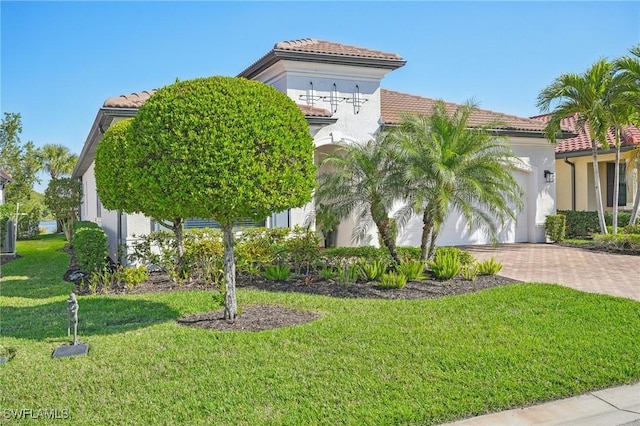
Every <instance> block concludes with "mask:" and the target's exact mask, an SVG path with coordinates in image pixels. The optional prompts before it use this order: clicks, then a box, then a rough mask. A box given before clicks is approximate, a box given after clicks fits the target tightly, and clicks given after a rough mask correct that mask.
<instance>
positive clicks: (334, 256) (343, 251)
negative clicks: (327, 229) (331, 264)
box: [322, 246, 391, 261]
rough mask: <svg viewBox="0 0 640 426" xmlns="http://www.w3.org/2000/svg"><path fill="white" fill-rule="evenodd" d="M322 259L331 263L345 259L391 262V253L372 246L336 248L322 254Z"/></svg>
mask: <svg viewBox="0 0 640 426" xmlns="http://www.w3.org/2000/svg"><path fill="white" fill-rule="evenodd" d="M322 257H323V258H324V259H327V260H329V261H340V260H343V259H349V260H355V259H366V260H388V261H391V256H390V255H389V251H388V250H387V249H384V248H376V247H371V246H364V247H334V248H329V249H326V250H324V251H323V252H322Z"/></svg>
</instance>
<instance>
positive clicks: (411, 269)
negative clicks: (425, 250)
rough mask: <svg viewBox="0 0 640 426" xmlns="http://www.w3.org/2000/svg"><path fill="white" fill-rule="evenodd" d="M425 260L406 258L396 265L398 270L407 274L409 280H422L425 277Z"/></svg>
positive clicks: (402, 273) (404, 274)
mask: <svg viewBox="0 0 640 426" xmlns="http://www.w3.org/2000/svg"><path fill="white" fill-rule="evenodd" d="M424 266H425V264H424V261H422V260H405V261H403V262H400V263H399V264H398V265H396V266H395V268H396V272H398V273H399V274H401V275H403V276H405V277H406V278H407V279H408V280H409V281H420V280H423V279H424V278H425V277H424Z"/></svg>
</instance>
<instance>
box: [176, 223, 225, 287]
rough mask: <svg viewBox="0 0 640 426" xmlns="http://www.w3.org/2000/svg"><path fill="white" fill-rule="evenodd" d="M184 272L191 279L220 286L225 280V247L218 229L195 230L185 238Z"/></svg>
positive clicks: (190, 231)
mask: <svg viewBox="0 0 640 426" xmlns="http://www.w3.org/2000/svg"><path fill="white" fill-rule="evenodd" d="M184 246H185V254H184V266H183V268H184V271H185V272H186V273H187V274H188V276H189V277H191V278H194V279H203V280H205V281H211V282H213V283H214V284H220V283H221V282H222V280H223V279H224V245H223V244H222V232H221V231H220V230H218V229H211V228H202V229H193V230H189V231H188V232H187V233H185V236H184Z"/></svg>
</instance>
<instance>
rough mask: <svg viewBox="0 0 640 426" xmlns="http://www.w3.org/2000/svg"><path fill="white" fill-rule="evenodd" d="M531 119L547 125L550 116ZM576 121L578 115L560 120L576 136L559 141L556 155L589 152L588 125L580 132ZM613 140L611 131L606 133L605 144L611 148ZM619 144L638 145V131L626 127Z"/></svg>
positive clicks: (639, 131) (639, 132) (613, 136)
mask: <svg viewBox="0 0 640 426" xmlns="http://www.w3.org/2000/svg"><path fill="white" fill-rule="evenodd" d="M531 118H532V119H534V120H539V121H540V122H542V123H547V122H548V121H549V120H550V118H551V114H543V115H537V116H535V117H531ZM577 121H578V114H573V115H570V116H568V117H565V118H563V119H562V121H561V126H562V127H566V128H569V129H571V131H572V132H574V133H576V134H577V136H575V137H573V138H569V139H565V140H562V141H559V142H558V143H557V144H556V147H555V151H556V154H563V153H568V152H576V151H591V138H590V137H589V125H588V124H586V125H585V130H584V131H582V130H579V129H578V125H577ZM615 140H616V137H615V134H614V133H613V131H612V130H610V131H609V132H608V133H607V142H608V143H609V144H610V145H612V146H613V145H614V144H615ZM621 142H622V143H621V145H620V146H631V145H638V144H640V129H638V128H637V127H634V126H629V127H627V128H626V129H625V130H624V131H623V132H622V139H621ZM598 147H600V148H601V147H602V146H601V144H598Z"/></svg>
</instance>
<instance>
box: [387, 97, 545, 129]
mask: <svg viewBox="0 0 640 426" xmlns="http://www.w3.org/2000/svg"><path fill="white" fill-rule="evenodd" d="M380 98H381V99H380V102H381V115H382V119H383V121H384V123H385V124H398V123H399V122H400V118H401V116H402V114H403V113H409V114H412V113H413V114H427V115H428V114H429V113H431V111H433V108H434V105H435V103H436V100H435V99H431V98H423V97H421V96H415V95H409V94H406V93H400V92H394V91H391V90H385V89H381V90H380ZM445 105H446V108H447V110H448V111H449V112H451V113H453V112H454V111H455V110H456V109H457V108H458V107H459V106H460V105H458V104H454V103H451V102H445ZM495 121H498V122H499V123H500V124H501V125H500V126H499V128H500V129H504V130H513V131H524V132H540V133H541V132H542V131H543V130H544V126H545V125H544V123H542V122H540V121H538V120H532V119H529V118H524V117H517V116H515V115H509V114H502V113H499V112H494V111H489V110H484V109H475V110H474V111H473V113H472V114H471V117H470V119H469V124H470V125H471V126H472V127H473V126H481V125H485V124H489V123H491V122H495Z"/></svg>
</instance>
